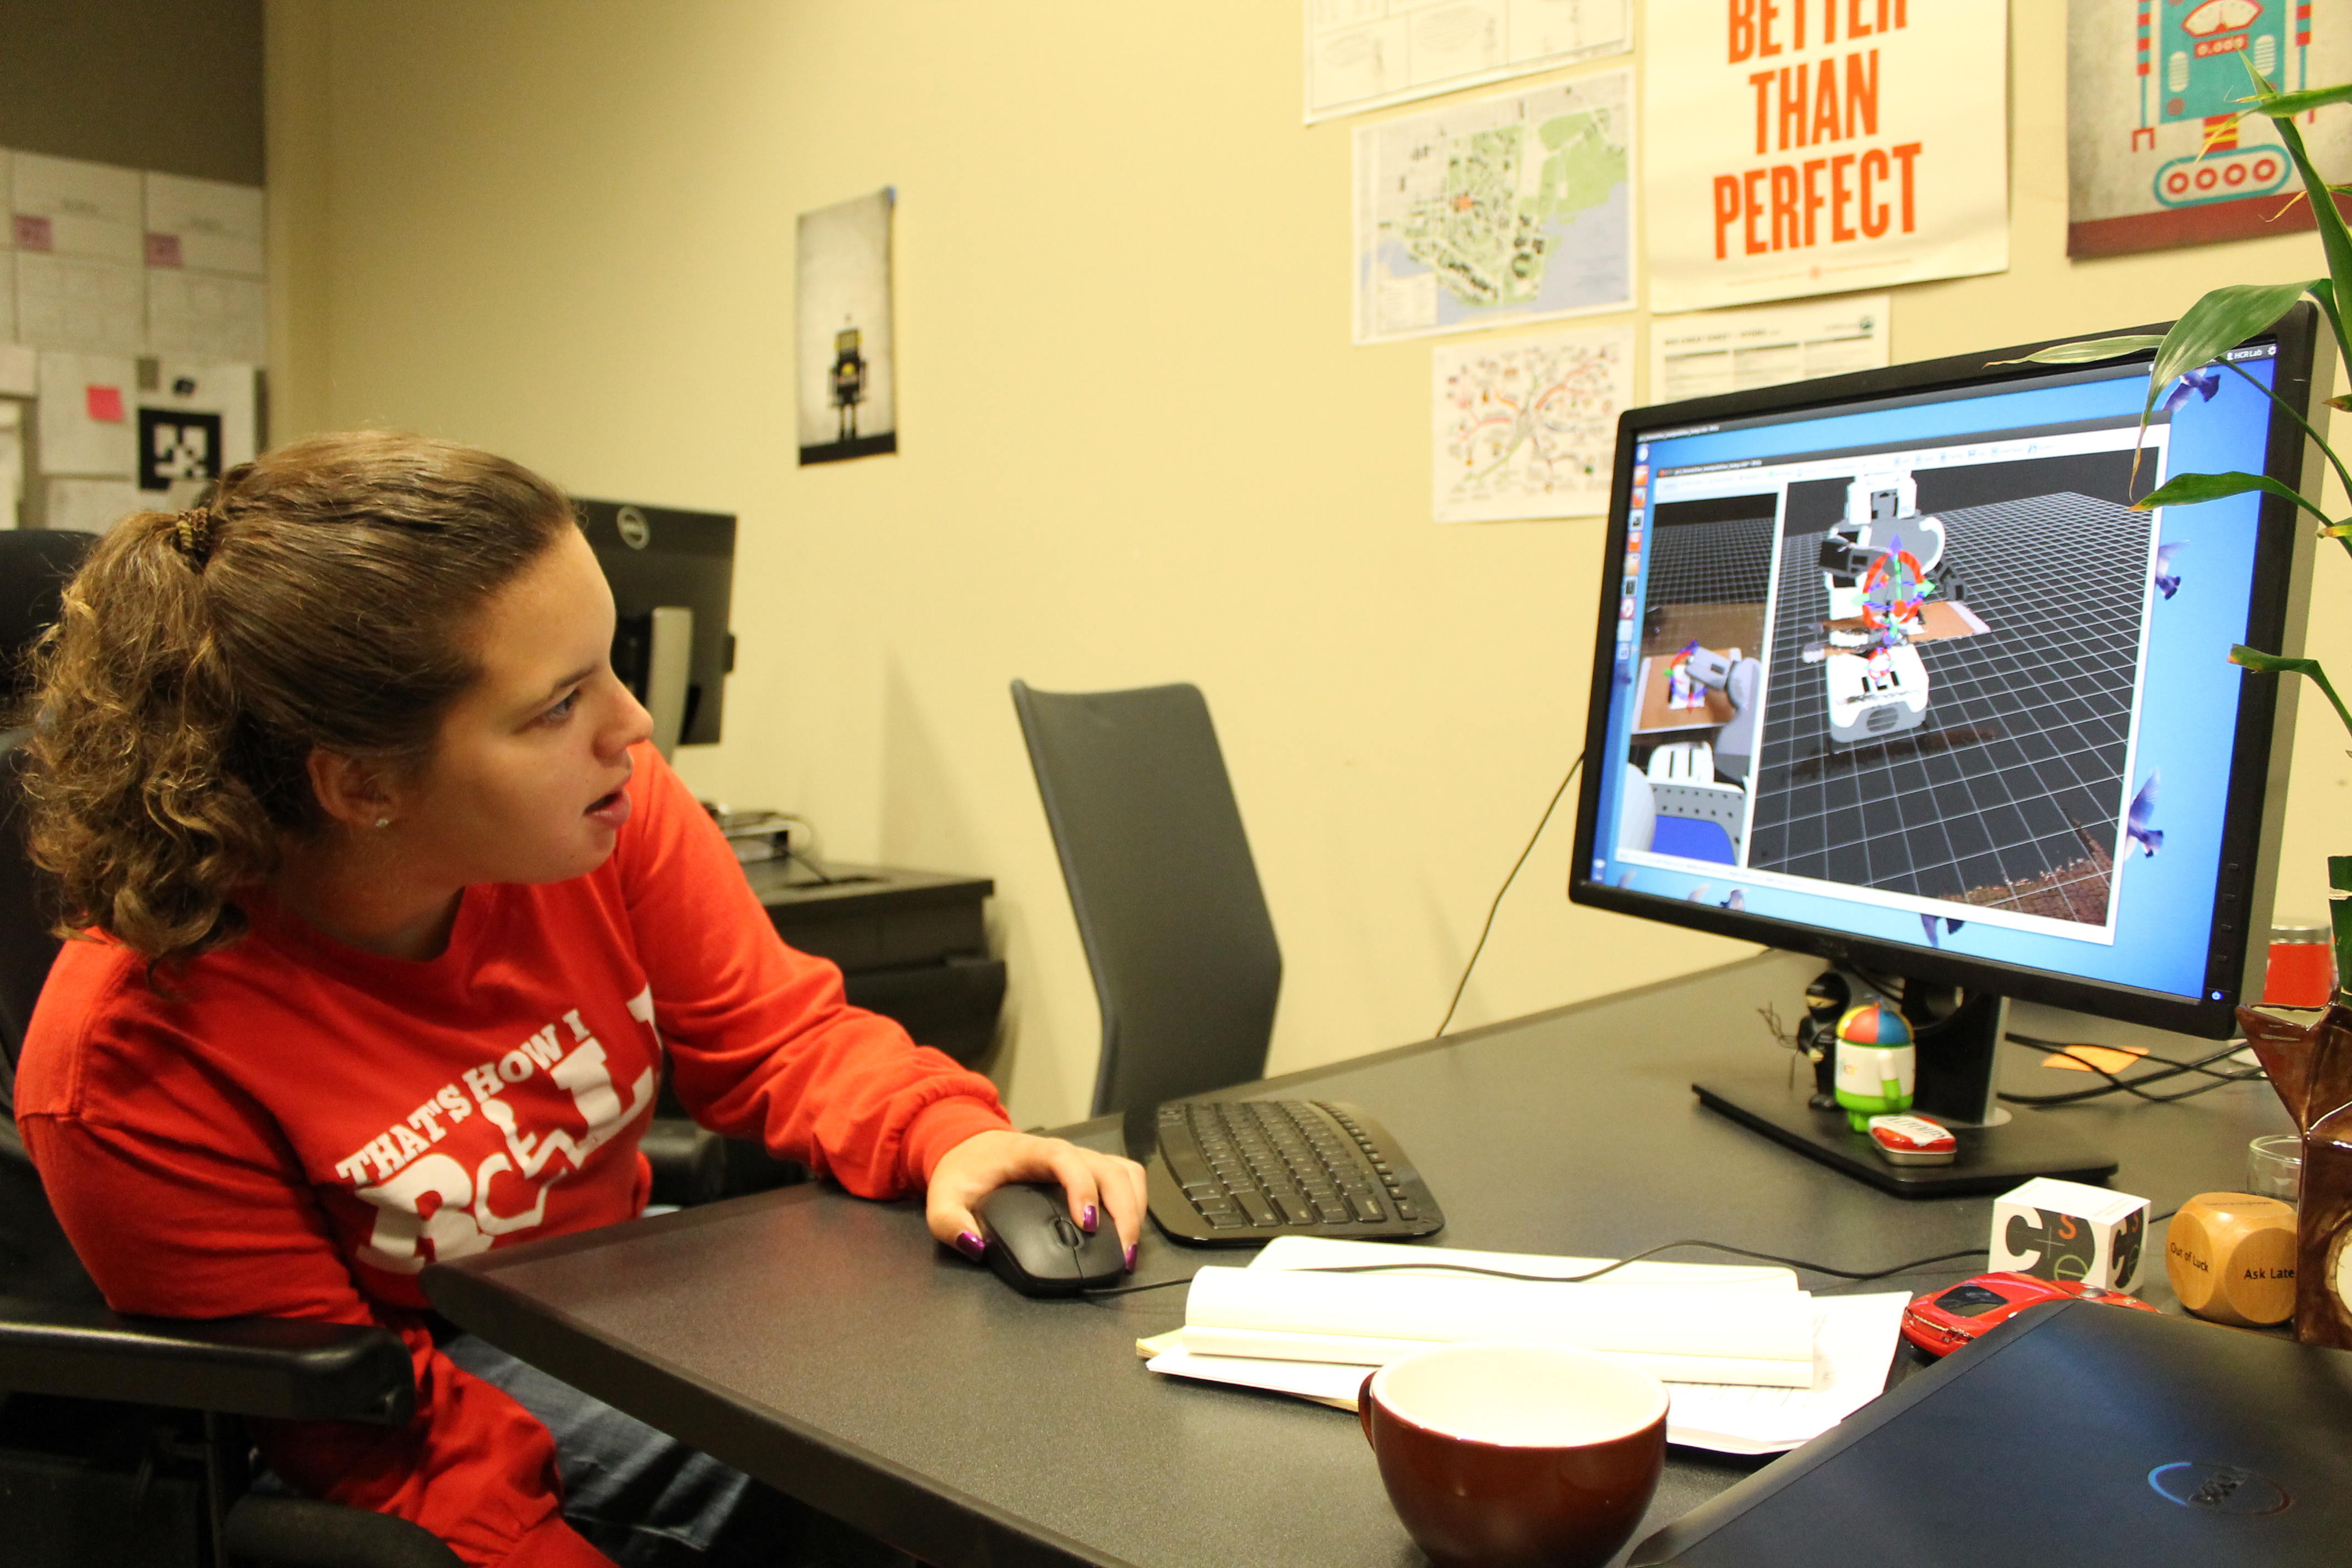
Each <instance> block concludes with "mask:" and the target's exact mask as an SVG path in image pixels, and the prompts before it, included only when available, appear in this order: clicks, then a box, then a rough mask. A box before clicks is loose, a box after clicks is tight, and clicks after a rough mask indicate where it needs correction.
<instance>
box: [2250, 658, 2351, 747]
mask: <svg viewBox="0 0 2352 1568" xmlns="http://www.w3.org/2000/svg"><path fill="white" fill-rule="evenodd" d="M2230 662H2231V664H2235V665H2241V666H2243V667H2244V668H2247V669H2251V670H2252V671H2254V672H2255V673H2256V674H2258V675H2300V676H2303V677H2305V679H2309V680H2310V681H2311V682H2312V683H2313V684H2314V685H2315V686H2317V687H2318V688H2319V689H2320V690H2322V691H2324V692H2326V693H2327V700H2328V701H2329V702H2330V703H2331V704H2333V705H2334V707H2335V709H2336V717H2337V718H2338V719H2341V720H2342V721H2344V728H2345V729H2346V730H2347V731H2352V712H2347V711H2346V710H2345V708H2344V700H2343V699H2342V698H2340V697H2338V696H2336V688H2335V687H2333V686H2331V685H2329V684H2328V682H2327V672H2326V670H2324V669H2322V668H2319V661H2318V660H2317V659H2315V658H2282V657H2281V656H2279V655H2278V654H2274V653H2264V652H2263V650H2262V649H2260V648H2258V647H2247V646H2246V645H2245V644H2243V643H2240V644H2239V645H2238V646H2237V647H2233V648H2231V650H2230Z"/></svg>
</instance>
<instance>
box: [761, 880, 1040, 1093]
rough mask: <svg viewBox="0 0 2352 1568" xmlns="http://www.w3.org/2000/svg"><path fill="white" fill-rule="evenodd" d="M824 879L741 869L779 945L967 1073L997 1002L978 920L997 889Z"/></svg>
mask: <svg viewBox="0 0 2352 1568" xmlns="http://www.w3.org/2000/svg"><path fill="white" fill-rule="evenodd" d="M825 872H826V875H827V876H828V877H829V878H830V880H826V881H820V880H818V879H816V878H815V877H814V875H812V874H811V872H810V871H809V870H808V868H806V867H805V866H803V865H802V864H801V863H800V862H798V861H789V860H755V861H753V862H751V864H749V865H747V866H745V867H744V868H743V874H744V875H745V876H746V877H747V878H749V879H751V891H752V892H753V893H755V894H757V895H758V896H759V900H760V902H761V904H762V905H763V906H765V907H766V909H767V911H768V919H769V920H770V921H772V922H773V923H774V925H775V928H776V932H777V934H778V935H780V936H782V938H783V939H784V942H785V943H786V944H787V945H789V946H792V947H796V948H798V949H800V950H801V951H802V952H809V953H814V954H815V955H816V956H817V957H819V958H829V959H831V960H833V962H834V963H837V964H839V965H841V975H842V984H843V988H844V989H845V991H846V992H847V993H848V994H849V1000H850V1001H851V1003H852V1004H854V1005H856V1006H860V1007H865V1008H868V1009H870V1010H872V1011H874V1012H877V1013H880V1014H882V1015H884V1016H887V1017H891V1018H896V1019H897V1020H898V1022H899V1023H901V1024H903V1025H905V1026H906V1027H907V1032H908V1034H910V1035H912V1036H914V1037H915V1038H916V1039H918V1040H919V1041H921V1042H922V1043H923V1044H924V1045H927V1046H936V1047H939V1048H940V1050H943V1051H945V1052H947V1054H948V1055H950V1056H951V1057H953V1058H955V1059H956V1060H958V1061H960V1062H962V1063H964V1064H965V1065H966V1066H970V1065H971V1063H972V1062H974V1061H977V1060H978V1059H979V1058H981V1057H982V1056H983V1055H985V1054H986V1053H987V1050H988V1047H989V1046H990V1044H991V1043H992V1041H993V1040H994V1039H995V1037H996V1016H997V1014H998V1012H999V1011H1000V1010H1001V1009H1002V1008H1003V1005H1004V963H1003V960H1002V959H996V958H991V957H990V956H989V953H988V929H987V926H986V924H985V923H984V921H982V903H983V902H984V901H985V900H987V898H988V896H989V895H990V894H991V893H993V892H994V891H995V890H996V884H995V883H994V882H992V881H991V880H989V879H987V878H985V877H959V876H954V875H951V874H948V873H943V872H939V871H909V870H907V869H905V868H900V867H895V866H851V865H846V864H842V863H833V864H829V865H827V866H826V867H825Z"/></svg>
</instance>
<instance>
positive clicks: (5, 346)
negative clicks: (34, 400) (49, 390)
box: [0, 343, 41, 397]
mask: <svg viewBox="0 0 2352 1568" xmlns="http://www.w3.org/2000/svg"><path fill="white" fill-rule="evenodd" d="M40 366H41V356H40V355H39V354H37V353H34V352H33V351H32V350H31V349H28V348H26V346H25V345H24V344H22V343H0V397H32V396H36V395H38V394H39V392H40V390H41V369H40Z"/></svg>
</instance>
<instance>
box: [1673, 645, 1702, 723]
mask: <svg viewBox="0 0 2352 1568" xmlns="http://www.w3.org/2000/svg"><path fill="white" fill-rule="evenodd" d="M1703 651H1704V650H1703V649H1702V648H1700V647H1699V646H1698V639H1697V638H1696V637H1693V638H1692V639H1691V640H1690V641H1689V642H1687V643H1685V644H1684V645H1683V650H1682V651H1681V652H1680V653H1678V654H1676V655H1675V657H1674V658H1673V659H1672V660H1671V661H1670V662H1669V663H1668V664H1667V665H1666V706H1667V707H1668V708H1704V707H1706V688H1705V687H1704V686H1702V685H1701V684H1700V683H1699V679H1698V677H1697V676H1696V675H1694V674H1693V673H1692V672H1691V656H1692V655H1693V654H1696V653H1700V652H1703Z"/></svg>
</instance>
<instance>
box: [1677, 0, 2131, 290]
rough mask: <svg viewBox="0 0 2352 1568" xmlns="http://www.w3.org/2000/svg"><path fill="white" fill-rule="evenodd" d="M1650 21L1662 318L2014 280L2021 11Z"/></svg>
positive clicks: (1807, 7) (1901, 9)
mask: <svg viewBox="0 0 2352 1568" xmlns="http://www.w3.org/2000/svg"><path fill="white" fill-rule="evenodd" d="M2114 3H2116V4H2117V5H2120V4H2121V0H2114ZM1646 15H1647V18H1648V21H1647V27H1648V32H1647V37H1648V39H1649V42H1648V46H1647V48H1646V49H1645V51H1644V52H1645V55H1646V57H1647V58H1646V59H1645V60H1644V62H1643V126H1644V130H1645V132H1646V138H1645V141H1646V148H1645V153H1644V163H1643V200H1644V204H1645V207H1644V210H1645V213H1646V215H1647V216H1646V221H1647V223H1648V236H1649V268H1650V272H1649V276H1650V308H1651V309H1652V310H1655V311H1659V312H1661V313H1664V312H1668V311H1676V310H1716V309H1719V308H1721V307H1725V306H1741V305H1749V304H1756V303H1759V302H1761V301H1764V300H1787V299H1797V298H1801V297H1803V296H1806V295H1811V294H1839V293H1846V292H1850V291H1853V290H1855V289H1883V288H1887V287H1890V286H1892V285H1895V284H1898V283H1916V282H1919V281H1921V280H1923V279H1931V278H1958V277H1964V276H1967V275H1969V274H1972V273H1979V272H1999V271H2002V270H2004V269H2006V268H2007V267H2008V266H2009V132H2008V126H2009V100H2008V93H2009V89H2008V79H2009V78H2008V40H2009V6H2008V0H1939V3H1937V4H1935V5H1927V4H1924V3H1917V0H1649V9H1648V12H1647V14H1646Z"/></svg>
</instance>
